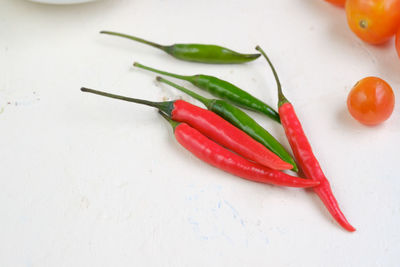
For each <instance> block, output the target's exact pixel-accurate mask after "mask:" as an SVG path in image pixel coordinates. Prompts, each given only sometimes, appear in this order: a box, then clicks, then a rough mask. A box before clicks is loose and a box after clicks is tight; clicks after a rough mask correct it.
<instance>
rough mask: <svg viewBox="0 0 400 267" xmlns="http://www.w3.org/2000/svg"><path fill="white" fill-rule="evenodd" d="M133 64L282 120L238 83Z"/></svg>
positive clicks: (276, 113) (278, 120)
mask: <svg viewBox="0 0 400 267" xmlns="http://www.w3.org/2000/svg"><path fill="white" fill-rule="evenodd" d="M133 65H134V66H135V67H139V68H142V69H145V70H148V71H152V72H155V73H159V74H162V75H166V76H170V77H174V78H177V79H181V80H185V81H188V82H190V83H192V84H193V85H194V86H196V87H198V88H200V89H202V90H205V91H207V92H209V93H210V94H212V95H213V96H215V97H218V98H222V99H224V100H226V101H228V102H230V103H232V104H235V105H237V106H240V107H242V108H245V109H248V110H252V111H256V112H259V113H263V114H265V115H267V116H268V117H270V118H271V119H273V120H274V121H276V122H278V123H279V122H280V118H279V114H278V112H276V111H275V110H274V109H273V108H271V107H270V106H269V105H267V104H266V103H264V102H263V101H261V100H259V99H258V98H256V97H254V96H252V95H251V94H249V93H247V92H246V91H244V90H242V89H240V88H239V87H237V86H236V85H233V84H231V83H230V82H227V81H224V80H221V79H219V78H216V77H213V76H209V75H203V74H197V75H193V76H185V75H178V74H174V73H170V72H165V71H161V70H157V69H153V68H150V67H147V66H144V65H142V64H140V63H137V62H135V63H134V64H133Z"/></svg>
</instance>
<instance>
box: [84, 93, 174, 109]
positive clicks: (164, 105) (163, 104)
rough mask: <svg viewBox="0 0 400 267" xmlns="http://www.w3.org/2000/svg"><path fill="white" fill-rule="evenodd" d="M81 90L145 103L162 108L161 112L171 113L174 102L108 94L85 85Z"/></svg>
mask: <svg viewBox="0 0 400 267" xmlns="http://www.w3.org/2000/svg"><path fill="white" fill-rule="evenodd" d="M81 91H82V92H87V93H92V94H96V95H101V96H105V97H110V98H115V99H119V100H124V101H128V102H133V103H138V104H143V105H147V106H151V107H155V108H157V109H159V110H162V111H163V112H165V113H167V114H171V112H172V109H173V103H174V101H166V102H153V101H147V100H144V99H138V98H132V97H126V96H121V95H114V94H110V93H106V92H103V91H98V90H94V89H90V88H86V87H82V88H81Z"/></svg>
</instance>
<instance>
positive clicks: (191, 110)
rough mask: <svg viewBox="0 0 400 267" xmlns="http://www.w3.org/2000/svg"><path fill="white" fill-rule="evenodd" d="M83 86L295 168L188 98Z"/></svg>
mask: <svg viewBox="0 0 400 267" xmlns="http://www.w3.org/2000/svg"><path fill="white" fill-rule="evenodd" d="M81 90H82V91H84V92H90V93H94V94H98V95H103V96H107V97H111V98H116V99H120V100H125V101H129V102H135V103H140V104H145V105H148V106H152V107H156V108H158V109H159V110H161V111H163V112H164V113H166V114H168V116H170V117H171V118H172V119H173V120H176V121H180V122H186V123H188V124H189V125H190V126H192V127H194V128H196V129H197V130H199V131H200V132H201V133H202V134H204V135H206V136H207V137H209V138H210V139H212V140H214V141H215V142H217V143H219V144H221V145H222V146H224V147H226V148H229V149H231V150H232V151H234V152H236V153H238V154H239V155H242V156H243V157H245V158H248V159H250V160H253V161H255V162H257V163H260V164H262V165H264V166H267V167H269V168H271V169H275V170H286V169H291V168H293V166H292V165H291V164H289V163H287V162H285V161H283V160H282V159H281V158H280V157H278V156H277V155H275V154H274V153H273V152H271V151H270V150H268V149H267V148H266V147H265V146H263V145H262V144H261V143H259V142H257V141H256V140H254V139H253V138H251V137H250V136H249V135H247V134H246V133H245V132H243V131H241V130H239V129H238V128H236V127H235V126H233V125H232V124H230V123H229V122H227V121H226V120H224V119H223V118H221V117H220V116H218V115H217V114H215V113H214V112H211V111H209V110H206V109H203V108H200V107H198V106H195V105H192V104H190V103H188V102H186V101H183V100H176V101H167V102H151V101H147V100H142V99H136V98H130V97H124V96H119V95H114V94H109V93H105V92H101V91H97V90H93V89H89V88H81Z"/></svg>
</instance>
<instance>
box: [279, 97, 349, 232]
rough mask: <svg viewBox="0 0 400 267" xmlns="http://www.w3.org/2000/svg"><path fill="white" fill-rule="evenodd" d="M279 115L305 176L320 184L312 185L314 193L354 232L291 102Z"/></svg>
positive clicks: (334, 216) (345, 227) (330, 211)
mask: <svg viewBox="0 0 400 267" xmlns="http://www.w3.org/2000/svg"><path fill="white" fill-rule="evenodd" d="M278 112H279V115H280V117H281V123H282V126H283V128H284V129H285V133H286V136H287V138H288V140H289V143H290V146H291V148H292V150H293V154H294V156H295V158H296V160H297V162H298V163H299V166H300V168H301V169H302V170H303V172H304V174H305V176H306V177H308V178H311V179H312V180H314V181H319V182H320V185H319V186H316V187H314V188H313V189H314V191H315V193H317V195H318V196H319V198H320V199H321V200H322V202H323V203H324V204H325V206H326V207H327V209H328V211H329V213H330V214H331V215H332V217H333V218H335V220H336V221H337V222H338V223H339V224H340V225H341V226H342V227H343V228H344V229H346V230H347V231H350V232H354V231H355V230H356V229H355V228H354V227H353V226H352V225H351V224H350V223H349V222H348V221H347V219H346V217H345V216H344V215H343V213H342V211H341V210H340V208H339V204H338V203H337V201H336V199H335V197H334V195H333V193H332V190H331V186H330V184H329V181H328V179H326V177H325V174H324V173H323V172H322V169H321V167H320V165H319V163H318V160H317V159H316V158H315V156H314V153H313V152H312V149H311V145H310V143H309V142H308V140H307V137H306V135H305V134H304V131H303V128H302V126H301V124H300V121H299V119H298V118H297V116H296V113H295V111H294V108H293V106H292V104H291V103H289V102H286V103H283V104H282V105H281V106H280V107H279V109H278Z"/></svg>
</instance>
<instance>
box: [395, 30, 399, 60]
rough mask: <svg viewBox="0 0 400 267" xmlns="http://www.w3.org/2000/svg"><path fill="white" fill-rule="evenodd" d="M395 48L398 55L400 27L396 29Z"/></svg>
mask: <svg viewBox="0 0 400 267" xmlns="http://www.w3.org/2000/svg"><path fill="white" fill-rule="evenodd" d="M396 50H397V55H399V57H400V27H399V29H398V30H397V34H396Z"/></svg>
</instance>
